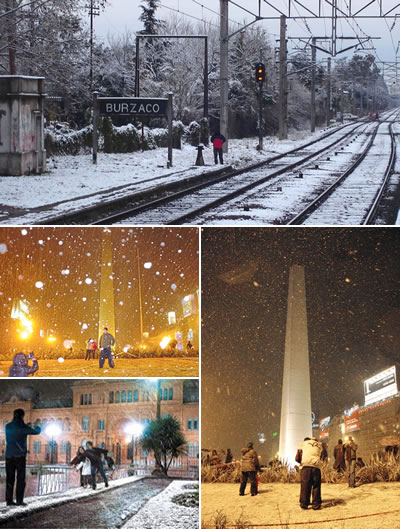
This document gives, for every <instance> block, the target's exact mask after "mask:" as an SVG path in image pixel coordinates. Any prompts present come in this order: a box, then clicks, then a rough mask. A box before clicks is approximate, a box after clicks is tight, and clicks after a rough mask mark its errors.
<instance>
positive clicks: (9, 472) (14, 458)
mask: <svg viewBox="0 0 400 529" xmlns="http://www.w3.org/2000/svg"><path fill="white" fill-rule="evenodd" d="M24 417H25V411H24V410H23V409H21V408H18V409H17V410H14V417H13V420H12V421H11V422H9V423H7V424H6V445H7V446H6V503H7V505H26V503H24V492H25V475H26V454H27V453H28V450H27V446H26V438H27V436H28V435H39V434H40V431H41V430H40V426H39V423H38V421H37V422H36V423H35V424H34V425H33V426H31V425H29V424H25V423H24ZM15 474H16V475H17V487H16V494H15V495H16V500H17V503H14V502H13V494H14V483H15Z"/></svg>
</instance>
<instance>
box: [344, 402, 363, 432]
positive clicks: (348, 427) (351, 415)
mask: <svg viewBox="0 0 400 529" xmlns="http://www.w3.org/2000/svg"><path fill="white" fill-rule="evenodd" d="M358 411H359V407H358V406H353V407H352V408H350V409H349V410H344V433H349V432H354V431H355V430H359V429H360V421H359V418H358Z"/></svg>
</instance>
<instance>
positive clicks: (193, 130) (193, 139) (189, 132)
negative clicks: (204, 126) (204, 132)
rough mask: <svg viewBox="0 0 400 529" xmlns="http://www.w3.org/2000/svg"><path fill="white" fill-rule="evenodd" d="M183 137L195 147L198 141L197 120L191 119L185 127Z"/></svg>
mask: <svg viewBox="0 0 400 529" xmlns="http://www.w3.org/2000/svg"><path fill="white" fill-rule="evenodd" d="M184 139H185V141H186V142H187V143H190V145H192V146H193V147H197V145H198V144H199V143H201V142H200V125H199V123H197V121H192V122H191V123H190V124H189V126H188V127H186V128H185V136H184Z"/></svg>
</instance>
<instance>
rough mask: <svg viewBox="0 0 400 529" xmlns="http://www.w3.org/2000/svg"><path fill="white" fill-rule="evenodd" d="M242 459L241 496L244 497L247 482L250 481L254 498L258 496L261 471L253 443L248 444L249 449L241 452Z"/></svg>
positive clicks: (243, 449)
mask: <svg viewBox="0 0 400 529" xmlns="http://www.w3.org/2000/svg"><path fill="white" fill-rule="evenodd" d="M241 454H242V459H241V467H242V479H241V481H240V489H239V496H244V491H245V490H246V485H247V480H248V479H250V492H251V495H252V496H255V495H256V494H257V472H258V471H259V470H261V467H260V462H259V461H258V455H257V452H256V451H255V450H254V448H253V443H251V442H250V443H247V448H242V450H241Z"/></svg>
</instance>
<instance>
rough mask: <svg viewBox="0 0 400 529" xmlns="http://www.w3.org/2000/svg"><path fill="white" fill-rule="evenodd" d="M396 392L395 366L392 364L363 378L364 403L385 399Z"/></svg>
mask: <svg viewBox="0 0 400 529" xmlns="http://www.w3.org/2000/svg"><path fill="white" fill-rule="evenodd" d="M396 393H397V380H396V367H395V366H392V367H389V369H385V371H381V372H380V373H378V374H377V375H374V376H373V377H371V378H368V379H367V380H364V395H365V405H366V406H368V405H369V404H372V403H373V402H377V401H379V400H383V399H387V398H388V397H391V396H392V395H395V394H396Z"/></svg>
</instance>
